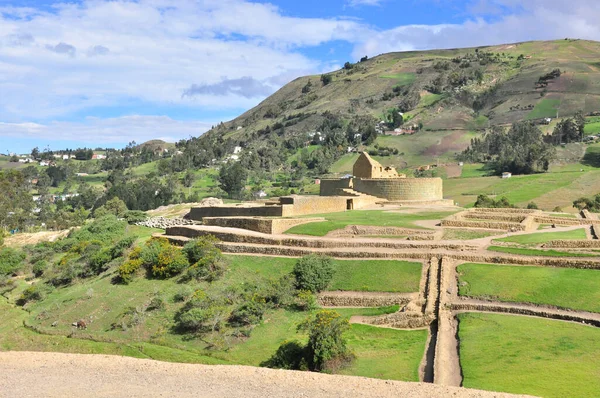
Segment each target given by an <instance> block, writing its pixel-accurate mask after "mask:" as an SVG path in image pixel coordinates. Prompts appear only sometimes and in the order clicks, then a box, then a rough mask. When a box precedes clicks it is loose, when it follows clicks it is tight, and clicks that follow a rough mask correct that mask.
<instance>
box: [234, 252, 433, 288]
mask: <svg viewBox="0 0 600 398" xmlns="http://www.w3.org/2000/svg"><path fill="white" fill-rule="evenodd" d="M227 258H228V260H229V263H230V267H231V272H230V273H229V275H228V278H229V277H231V278H236V281H238V282H243V281H244V280H247V279H248V278H252V274H257V275H261V276H264V277H268V278H279V277H281V276H283V275H284V274H288V273H290V272H292V270H293V268H294V264H296V262H297V261H298V260H297V259H295V258H286V257H256V256H237V255H236V256H234V255H230V256H227ZM334 263H335V266H336V272H335V274H334V276H333V280H332V281H331V284H330V285H329V288H328V290H349V291H352V290H362V291H374V292H397V293H411V292H418V291H419V281H420V279H421V267H422V265H421V264H420V263H414V262H408V261H396V260H337V259H336V260H334Z"/></svg>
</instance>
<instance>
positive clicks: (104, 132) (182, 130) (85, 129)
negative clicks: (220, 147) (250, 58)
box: [0, 116, 216, 145]
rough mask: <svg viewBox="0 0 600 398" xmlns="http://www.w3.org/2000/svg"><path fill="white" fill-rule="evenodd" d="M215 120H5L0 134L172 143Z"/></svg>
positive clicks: (99, 141) (201, 130)
mask: <svg viewBox="0 0 600 398" xmlns="http://www.w3.org/2000/svg"><path fill="white" fill-rule="evenodd" d="M213 124H216V123H209V122H202V121H177V120H173V119H171V118H169V117H166V116H124V117H119V118H108V119H99V118H91V117H90V118H86V120H84V121H83V122H50V123H46V124H44V123H30V122H25V123H6V122H0V140H1V139H2V137H5V138H8V137H16V138H37V139H40V143H41V144H40V145H44V144H45V143H46V142H44V141H43V140H44V139H46V140H48V139H50V140H60V141H78V142H86V143H89V144H98V145H101V144H106V143H115V142H128V141H136V142H144V141H147V140H150V139H155V138H158V139H163V140H165V141H170V142H174V141H176V140H178V139H180V138H183V137H190V136H198V135H200V134H202V133H204V132H205V131H207V130H208V129H210V127H211V125H213Z"/></svg>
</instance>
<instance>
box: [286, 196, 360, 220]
mask: <svg viewBox="0 0 600 398" xmlns="http://www.w3.org/2000/svg"><path fill="white" fill-rule="evenodd" d="M289 198H290V197H286V198H285V199H289ZM291 198H293V204H283V205H282V213H281V215H282V216H283V217H295V216H302V215H306V214H321V213H335V212H342V211H346V209H347V206H348V200H352V198H351V197H345V196H296V195H294V196H292V197H291ZM282 199H284V198H282Z"/></svg>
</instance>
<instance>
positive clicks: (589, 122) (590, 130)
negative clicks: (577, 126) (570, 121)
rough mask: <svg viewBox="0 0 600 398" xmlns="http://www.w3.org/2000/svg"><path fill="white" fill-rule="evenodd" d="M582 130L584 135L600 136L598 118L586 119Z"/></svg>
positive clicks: (599, 120) (599, 119)
mask: <svg viewBox="0 0 600 398" xmlns="http://www.w3.org/2000/svg"><path fill="white" fill-rule="evenodd" d="M583 130H584V133H585V135H598V134H600V117H598V116H593V117H587V118H586V121H585V126H584V129H583Z"/></svg>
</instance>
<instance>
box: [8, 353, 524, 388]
mask: <svg viewBox="0 0 600 398" xmlns="http://www.w3.org/2000/svg"><path fill="white" fill-rule="evenodd" d="M167 396H168V397H232V398H233V397H244V398H247V397H261V398H262V397H357V398H359V397H360V398H364V397H415V398H419V397H423V398H428V397H473V398H474V397H481V398H484V397H498V398H500V397H516V395H511V394H503V393H495V392H486V391H479V390H471V389H465V388H458V387H444V386H439V385H433V384H426V383H406V382H399V381H389V380H376V379H368V378H364V377H351V376H337V375H326V374H319V373H310V372H294V371H289V370H275V369H264V368H254V367H249V366H222V365H221V366H208V365H192V364H179V363H167V362H158V361H153V360H148V359H135V358H125V357H118V356H108V355H81V354H62V353H41V352H0V397H11V398H13V397H60V398H63V397H86V398H89V397H167Z"/></svg>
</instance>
